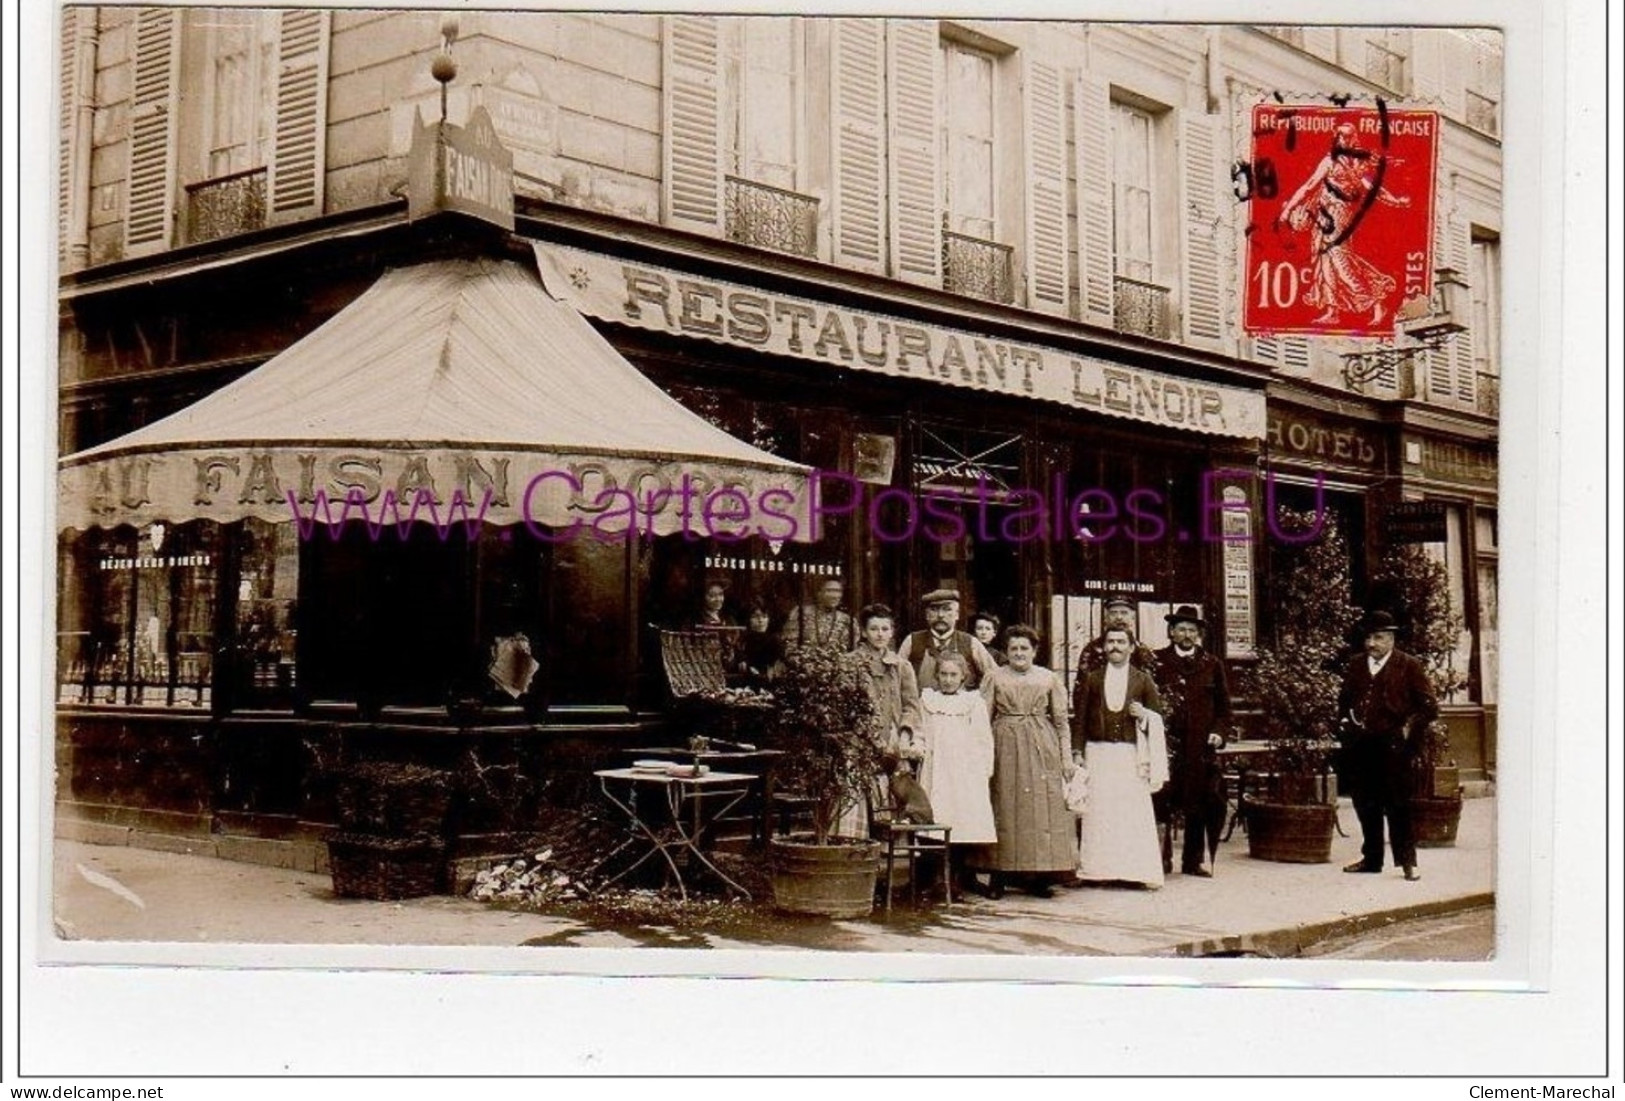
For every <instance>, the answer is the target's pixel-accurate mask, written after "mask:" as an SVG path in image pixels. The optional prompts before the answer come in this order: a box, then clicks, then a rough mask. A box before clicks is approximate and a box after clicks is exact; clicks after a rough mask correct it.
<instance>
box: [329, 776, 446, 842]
mask: <svg viewBox="0 0 1625 1101" xmlns="http://www.w3.org/2000/svg"><path fill="white" fill-rule="evenodd" d="M451 793H452V784H451V773H449V772H446V771H444V770H442V769H436V768H426V767H424V766H423V765H408V764H399V763H396V762H394V761H368V762H366V763H364V764H359V765H355V766H352V767H351V768H347V769H345V770H344V771H343V772H341V773H340V774H339V777H338V787H337V792H336V794H337V797H338V812H339V826H340V827H341V828H342V829H344V830H346V831H351V832H356V833H374V834H387V835H389V836H392V837H414V836H417V835H418V834H430V835H439V834H440V833H441V832H442V831H443V830H444V828H445V824H446V813H447V811H448V810H449V809H450V807H451Z"/></svg>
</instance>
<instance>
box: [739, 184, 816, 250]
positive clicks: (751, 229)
mask: <svg viewBox="0 0 1625 1101" xmlns="http://www.w3.org/2000/svg"><path fill="white" fill-rule="evenodd" d="M726 182H727V187H726V188H725V192H726V196H725V202H726V209H725V216H726V219H727V220H726V225H725V229H726V232H727V235H728V240H730V241H738V242H739V243H740V244H742V245H752V246H754V247H756V248H765V249H772V250H773V251H774V252H787V253H789V254H790V255H792V256H817V255H818V200H817V199H815V198H813V197H812V196H810V195H801V194H798V193H796V192H794V191H786V190H784V189H783V188H782V187H773V186H771V185H769V184H762V183H756V182H754V181H752V180H742V179H740V178H739V177H738V176H729V177H727V181H726Z"/></svg>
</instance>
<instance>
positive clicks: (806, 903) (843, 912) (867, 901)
mask: <svg viewBox="0 0 1625 1101" xmlns="http://www.w3.org/2000/svg"><path fill="white" fill-rule="evenodd" d="M879 858H880V843H879V842H878V841H855V842H851V843H836V844H829V845H819V844H817V843H816V842H814V841H813V839H812V838H811V837H808V836H795V837H783V838H774V839H773V840H771V841H770V842H768V866H769V870H770V871H771V873H772V880H773V905H774V906H775V907H777V908H778V909H780V910H784V911H786V912H787V913H792V914H821V915H823V916H825V917H841V918H852V917H864V916H866V915H867V914H869V912H870V911H872V910H873V909H874V906H875V873H876V870H877V868H878V862H879Z"/></svg>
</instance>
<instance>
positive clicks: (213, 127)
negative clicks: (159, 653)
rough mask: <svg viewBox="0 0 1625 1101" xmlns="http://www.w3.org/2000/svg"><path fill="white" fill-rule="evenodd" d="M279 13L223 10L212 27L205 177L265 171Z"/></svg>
mask: <svg viewBox="0 0 1625 1101" xmlns="http://www.w3.org/2000/svg"><path fill="white" fill-rule="evenodd" d="M276 21H277V14H276V13H275V12H266V11H233V10H230V9H221V10H219V11H217V12H214V13H212V14H211V16H210V19H209V23H208V27H207V39H208V54H209V60H208V63H207V64H208V74H209V75H208V79H209V84H208V87H207V88H206V89H205V95H207V97H208V100H209V107H208V120H207V127H206V131H205V138H204V148H205V150H206V154H207V156H206V160H207V163H206V165H205V170H204V172H205V176H206V177H207V178H210V179H212V178H214V177H217V176H227V175H230V174H232V173H234V172H242V171H245V170H247V169H250V168H260V167H263V166H264V164H265V162H266V158H267V157H268V156H269V154H270V144H271V143H270V139H271V127H272V124H273V120H274V119H275V117H276V75H277V57H276V48H277V26H276Z"/></svg>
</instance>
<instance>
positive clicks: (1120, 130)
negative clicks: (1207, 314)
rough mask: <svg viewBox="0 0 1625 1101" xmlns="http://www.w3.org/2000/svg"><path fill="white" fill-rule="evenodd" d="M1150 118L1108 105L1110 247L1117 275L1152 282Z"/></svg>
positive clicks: (1122, 106) (1138, 112)
mask: <svg viewBox="0 0 1625 1101" xmlns="http://www.w3.org/2000/svg"><path fill="white" fill-rule="evenodd" d="M1151 127H1152V121H1151V116H1150V115H1149V114H1147V113H1146V112H1145V111H1141V110H1139V109H1138V108H1135V107H1130V106H1128V105H1127V104H1123V103H1114V104H1113V105H1112V163H1113V165H1114V166H1115V167H1116V173H1117V175H1116V179H1115V180H1114V181H1113V188H1112V245H1113V248H1114V250H1115V253H1116V256H1117V274H1119V275H1126V276H1128V277H1129V278H1130V279H1138V280H1140V281H1141V282H1145V283H1150V282H1154V281H1155V277H1156V264H1155V260H1154V253H1153V250H1152V236H1151V220H1152V217H1153V212H1152V207H1153V201H1152V195H1151V174H1152V172H1153V171H1154V169H1153V164H1152V161H1153V153H1152V145H1151Z"/></svg>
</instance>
